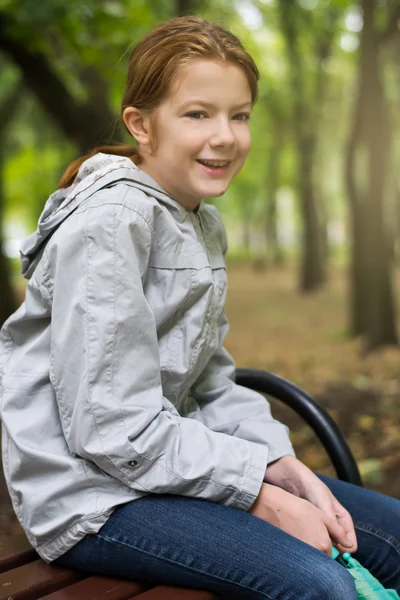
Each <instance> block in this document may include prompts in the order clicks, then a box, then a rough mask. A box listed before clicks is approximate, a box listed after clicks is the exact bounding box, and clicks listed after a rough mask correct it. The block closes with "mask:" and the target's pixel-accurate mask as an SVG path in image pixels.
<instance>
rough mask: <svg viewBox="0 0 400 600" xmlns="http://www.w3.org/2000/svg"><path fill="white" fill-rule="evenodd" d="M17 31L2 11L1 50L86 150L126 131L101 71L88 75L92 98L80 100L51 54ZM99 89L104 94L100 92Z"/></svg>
mask: <svg viewBox="0 0 400 600" xmlns="http://www.w3.org/2000/svg"><path fill="white" fill-rule="evenodd" d="M15 31H18V28H17V25H16V23H14V22H13V21H12V20H11V18H10V17H9V16H8V15H7V16H6V15H4V14H3V13H1V12H0V51H3V52H5V53H6V54H7V55H8V56H9V57H10V58H11V59H12V60H13V62H14V63H15V64H16V66H17V67H19V68H20V70H21V73H22V74H23V77H24V81H25V83H26V84H27V86H29V88H30V89H31V90H32V92H33V93H34V94H35V95H36V97H37V98H38V100H39V102H40V103H41V104H42V106H43V108H44V110H45V111H46V112H47V113H48V114H49V116H50V117H51V118H52V119H53V121H54V122H55V123H56V125H58V127H59V128H60V129H61V131H62V132H63V133H64V135H65V136H66V137H67V138H68V139H70V140H71V141H73V142H75V143H76V144H77V145H78V147H79V150H80V151H81V152H82V153H86V152H87V151H88V150H91V149H92V148H93V147H94V146H96V145H99V144H102V143H110V141H112V138H113V136H114V134H115V133H117V134H118V135H119V134H121V135H122V130H121V126H120V125H119V123H118V121H117V120H116V119H115V115H114V114H113V113H112V111H111V110H110V109H109V107H108V104H107V102H106V100H105V99H106V93H105V90H104V87H102V86H101V84H100V76H99V75H98V74H97V75H94V74H93V73H92V75H91V77H90V78H88V92H89V100H88V101H87V102H84V103H82V102H79V101H78V100H76V99H75V98H74V97H73V96H72V95H71V94H70V93H69V91H68V89H67V88H66V87H65V85H64V84H63V82H62V81H61V80H60V78H59V77H58V75H57V74H56V72H55V71H54V69H53V68H52V67H51V65H50V63H49V61H48V59H47V57H46V56H45V55H44V54H42V53H40V52H37V51H34V50H32V49H30V48H28V47H26V46H25V45H24V43H23V38H20V37H18V36H16V35H15ZM89 74H90V69H89V70H88V75H89ZM99 89H101V94H100V95H99V94H98V93H97V92H98V90H99ZM93 97H95V98H96V101H94V100H93Z"/></svg>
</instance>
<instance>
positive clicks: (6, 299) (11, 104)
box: [0, 83, 22, 327]
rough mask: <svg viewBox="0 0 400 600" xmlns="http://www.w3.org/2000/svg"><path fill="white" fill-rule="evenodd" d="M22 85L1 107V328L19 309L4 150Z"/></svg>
mask: <svg viewBox="0 0 400 600" xmlns="http://www.w3.org/2000/svg"><path fill="white" fill-rule="evenodd" d="M21 94H22V85H21V84H20V83H18V84H17V85H16V86H15V88H14V89H13V90H12V91H11V92H10V93H9V94H8V96H7V98H6V99H5V100H4V101H3V103H2V105H1V106H0V285H1V294H0V327H1V326H2V325H3V323H4V321H5V320H6V319H7V318H8V317H9V315H11V313H13V312H14V311H15V309H16V308H17V299H16V296H15V292H14V290H13V287H12V284H11V274H10V269H9V264H8V260H7V258H6V256H5V255H4V253H3V244H4V223H3V215H4V197H5V194H4V148H5V138H6V135H7V128H8V126H9V125H10V123H11V120H12V118H13V116H14V114H15V111H16V110H17V108H18V106H19V102H20V99H21Z"/></svg>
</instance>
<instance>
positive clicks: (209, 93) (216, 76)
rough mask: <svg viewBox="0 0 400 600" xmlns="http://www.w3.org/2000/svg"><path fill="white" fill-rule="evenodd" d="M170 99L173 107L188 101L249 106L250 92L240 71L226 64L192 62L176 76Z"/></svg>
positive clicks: (238, 68) (246, 81) (201, 60)
mask: <svg viewBox="0 0 400 600" xmlns="http://www.w3.org/2000/svg"><path fill="white" fill-rule="evenodd" d="M169 98H170V100H171V101H172V102H173V104H181V103H185V102H188V101H190V100H191V99H193V100H204V101H207V102H213V103H215V104H225V103H230V104H233V105H236V104H243V103H245V102H249V103H250V104H251V89H250V85H249V82H248V80H247V77H246V75H245V73H244V71H243V70H242V69H241V68H240V67H238V66H236V65H234V64H232V63H230V62H227V61H217V60H204V59H195V60H191V61H190V62H189V63H188V64H187V65H185V66H184V67H183V68H182V69H181V70H180V71H179V72H178V73H177V75H176V76H175V78H174V81H173V83H172V86H171V90H170V94H169Z"/></svg>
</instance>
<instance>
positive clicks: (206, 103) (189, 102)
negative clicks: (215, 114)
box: [182, 98, 253, 110]
mask: <svg viewBox="0 0 400 600" xmlns="http://www.w3.org/2000/svg"><path fill="white" fill-rule="evenodd" d="M191 104H198V105H200V106H205V107H206V108H214V106H215V105H214V104H213V103H212V102H205V101H204V100H198V99H196V98H193V99H192V100H189V101H188V102H185V103H184V104H182V108H185V107H186V106H190V105H191ZM245 106H253V104H252V102H251V101H249V102H242V104H238V105H236V106H234V107H233V108H234V109H235V110H238V109H240V108H244V107H245Z"/></svg>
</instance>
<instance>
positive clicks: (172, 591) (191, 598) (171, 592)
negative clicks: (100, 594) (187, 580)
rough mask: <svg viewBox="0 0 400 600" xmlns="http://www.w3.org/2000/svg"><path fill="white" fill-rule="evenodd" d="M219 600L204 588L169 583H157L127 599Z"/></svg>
mask: <svg viewBox="0 0 400 600" xmlns="http://www.w3.org/2000/svg"><path fill="white" fill-rule="evenodd" d="M133 599H134V600H221V596H215V594H212V593H211V592H206V591H204V590H189V589H187V588H181V587H173V586H169V585H158V586H157V587H155V588H152V589H151V590H148V591H147V592H144V593H143V594H139V596H133V597H132V598H130V599H129V600H133Z"/></svg>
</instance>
